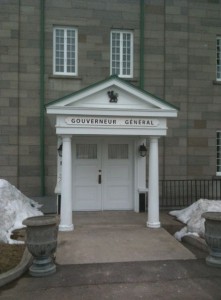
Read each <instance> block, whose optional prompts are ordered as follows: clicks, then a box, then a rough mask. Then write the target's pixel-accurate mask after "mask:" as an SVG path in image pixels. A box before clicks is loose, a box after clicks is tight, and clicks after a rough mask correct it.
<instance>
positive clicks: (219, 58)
mask: <svg viewBox="0 0 221 300" xmlns="http://www.w3.org/2000/svg"><path fill="white" fill-rule="evenodd" d="M216 80H221V36H218V37H217V38H216Z"/></svg>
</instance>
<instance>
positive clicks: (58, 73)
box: [53, 26, 78, 76]
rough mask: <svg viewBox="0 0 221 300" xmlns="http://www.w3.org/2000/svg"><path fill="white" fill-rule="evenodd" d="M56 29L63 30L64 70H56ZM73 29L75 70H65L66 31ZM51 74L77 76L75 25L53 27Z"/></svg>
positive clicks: (76, 32)
mask: <svg viewBox="0 0 221 300" xmlns="http://www.w3.org/2000/svg"><path fill="white" fill-rule="evenodd" d="M56 30H63V31H64V71H62V72H61V71H56ZM68 30H73V31H74V33H75V49H74V51H75V55H74V60H75V66H74V67H75V70H74V72H68V71H67V31H68ZM53 74H54V75H65V76H77V75H78V30H77V28H75V27H64V26H56V27H54V28H53Z"/></svg>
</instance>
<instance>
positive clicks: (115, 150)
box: [108, 144, 128, 159]
mask: <svg viewBox="0 0 221 300" xmlns="http://www.w3.org/2000/svg"><path fill="white" fill-rule="evenodd" d="M108 159H128V144H109V145H108Z"/></svg>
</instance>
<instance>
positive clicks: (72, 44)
mask: <svg viewBox="0 0 221 300" xmlns="http://www.w3.org/2000/svg"><path fill="white" fill-rule="evenodd" d="M54 38H55V44H54V45H55V50H54V64H55V68H54V69H55V72H56V73H64V74H65V73H72V74H76V30H75V29H72V28H56V29H55V36H54Z"/></svg>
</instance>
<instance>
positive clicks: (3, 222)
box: [0, 179, 43, 244]
mask: <svg viewBox="0 0 221 300" xmlns="http://www.w3.org/2000/svg"><path fill="white" fill-rule="evenodd" d="M39 207H41V205H39V204H38V203H37V202H35V201H33V200H31V199H29V198H27V197H26V196H25V195H23V194H22V193H21V192H20V191H19V190H18V189H16V187H15V186H13V185H11V184H10V183H9V182H8V181H6V180H4V179H0V243H2V242H3V243H9V244H16V243H19V241H16V240H13V239H11V238H10V236H11V233H12V231H13V230H15V229H19V228H22V227H25V226H24V225H23V224H22V221H23V220H24V219H26V218H29V217H33V216H39V215H43V213H42V212H41V211H39V210H38V208H39Z"/></svg>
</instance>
